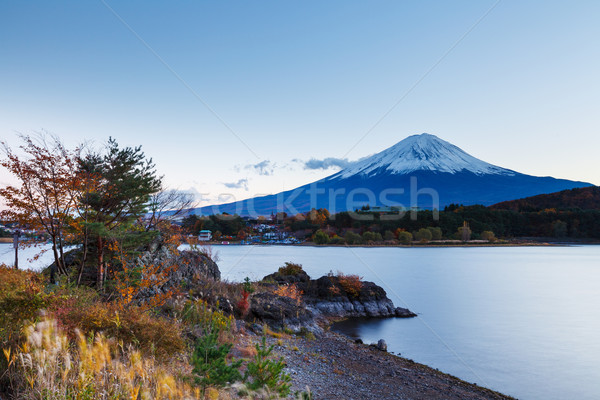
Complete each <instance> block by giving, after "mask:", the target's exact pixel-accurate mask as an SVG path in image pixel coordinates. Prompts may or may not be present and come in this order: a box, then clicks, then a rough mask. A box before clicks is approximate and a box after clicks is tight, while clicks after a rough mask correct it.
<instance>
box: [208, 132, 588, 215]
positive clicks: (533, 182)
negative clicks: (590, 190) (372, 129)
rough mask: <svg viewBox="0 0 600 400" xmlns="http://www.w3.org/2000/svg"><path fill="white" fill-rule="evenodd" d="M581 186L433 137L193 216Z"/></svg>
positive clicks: (491, 197)
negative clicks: (309, 180) (282, 189)
mask: <svg viewBox="0 0 600 400" xmlns="http://www.w3.org/2000/svg"><path fill="white" fill-rule="evenodd" d="M585 186H592V185H591V184H589V183H586V182H575V181H569V180H564V179H555V178H552V177H535V176H531V175H526V174H521V173H518V172H515V171H512V170H509V169H505V168H501V167H498V166H495V165H492V164H489V163H486V162H485V161H482V160H479V159H477V158H475V157H473V156H471V155H469V154H467V153H466V152H464V151H463V150H461V149H460V148H458V147H456V146H454V145H452V144H450V143H448V142H446V141H444V140H441V139H439V138H438V137H436V136H434V135H430V134H422V135H414V136H410V137H408V138H406V139H404V140H402V141H401V142H399V143H397V144H396V145H394V146H392V147H390V148H388V149H386V150H384V151H382V152H380V153H377V154H375V155H373V156H370V157H367V158H365V159H362V160H359V161H357V162H355V163H353V164H351V165H350V166H348V167H347V168H345V169H343V170H342V171H340V172H338V173H335V174H333V175H331V176H329V177H326V178H324V179H321V180H319V181H316V182H313V183H311V184H308V185H304V186H301V187H299V188H296V189H294V190H289V191H286V192H282V193H278V194H274V195H269V196H263V197H256V198H252V199H248V200H242V201H238V202H234V203H228V204H222V205H218V206H208V207H202V208H200V209H196V213H199V214H214V213H222V212H227V213H229V214H239V215H269V214H271V213H277V212H280V211H284V212H287V213H288V214H296V213H298V212H306V211H309V210H310V209H312V208H327V209H328V210H329V211H330V212H331V213H335V212H340V211H348V210H350V211H351V210H354V209H356V208H360V207H361V206H363V205H365V204H370V205H371V206H375V205H379V206H402V207H419V208H443V207H444V206H446V205H448V204H451V203H460V204H465V205H469V204H483V205H491V204H495V203H498V202H501V201H505V200H513V199H518V198H523V197H529V196H534V195H537V194H542V193H551V192H557V191H560V190H565V189H572V188H578V187H585Z"/></svg>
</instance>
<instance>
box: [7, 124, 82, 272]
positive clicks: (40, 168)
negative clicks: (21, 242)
mask: <svg viewBox="0 0 600 400" xmlns="http://www.w3.org/2000/svg"><path fill="white" fill-rule="evenodd" d="M20 139H21V140H22V141H23V144H22V145H21V146H19V148H20V149H21V152H22V153H23V156H19V155H18V154H17V153H16V152H15V151H13V150H12V149H11V148H10V147H9V146H8V145H7V144H6V143H5V142H2V148H3V150H4V153H5V157H4V158H2V159H1V160H0V165H2V166H3V167H4V168H6V169H7V170H8V171H9V172H10V173H11V174H12V175H13V176H14V177H16V178H17V180H18V183H19V184H18V185H15V186H12V185H8V186H5V187H2V188H0V197H2V198H3V199H4V202H5V204H6V206H7V207H8V209H6V210H3V211H2V212H1V213H0V218H2V219H3V220H5V221H9V222H14V223H16V224H18V225H19V226H23V227H27V228H29V229H33V230H37V231H42V232H44V233H46V234H47V235H48V236H49V237H50V241H51V242H52V253H53V255H54V262H55V265H56V269H57V270H58V272H59V273H61V274H64V273H66V268H65V265H64V246H65V240H67V230H68V227H69V225H70V224H71V222H72V220H73V216H74V212H75V209H76V205H77V204H76V203H77V198H76V196H75V193H78V192H79V185H80V181H79V179H78V178H77V173H76V171H77V160H78V157H79V152H80V150H81V148H76V149H75V150H68V149H66V148H65V146H64V145H63V144H62V143H61V141H60V140H59V139H58V138H57V137H54V136H48V135H44V134H40V135H37V136H36V137H33V138H32V137H31V136H28V135H20ZM52 280H53V281H54V277H52Z"/></svg>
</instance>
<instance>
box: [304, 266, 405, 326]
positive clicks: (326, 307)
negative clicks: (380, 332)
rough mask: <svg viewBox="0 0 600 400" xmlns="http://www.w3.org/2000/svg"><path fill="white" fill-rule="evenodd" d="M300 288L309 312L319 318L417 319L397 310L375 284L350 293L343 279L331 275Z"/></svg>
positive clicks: (364, 284) (368, 283)
mask: <svg viewBox="0 0 600 400" xmlns="http://www.w3.org/2000/svg"><path fill="white" fill-rule="evenodd" d="M299 288H301V289H303V291H304V301H305V302H306V305H307V308H308V309H309V310H311V311H313V313H315V314H316V315H323V316H325V317H337V318H352V317H402V318H408V317H415V316H416V314H414V313H413V312H411V311H409V310H407V309H405V308H400V307H395V306H394V303H393V302H392V300H390V299H389V298H388V297H387V293H386V292H385V290H384V289H383V288H382V287H381V286H378V285H376V284H375V283H373V282H368V281H363V282H361V285H360V287H356V288H355V290H353V291H348V290H347V289H345V288H344V285H342V284H341V283H340V278H339V277H336V276H332V275H328V276H322V277H321V278H319V279H317V280H311V281H309V282H308V283H307V284H306V285H303V286H301V285H299Z"/></svg>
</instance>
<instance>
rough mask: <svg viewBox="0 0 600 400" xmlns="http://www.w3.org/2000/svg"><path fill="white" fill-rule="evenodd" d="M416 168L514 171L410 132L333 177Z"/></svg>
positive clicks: (413, 169)
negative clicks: (396, 141) (408, 134)
mask: <svg viewBox="0 0 600 400" xmlns="http://www.w3.org/2000/svg"><path fill="white" fill-rule="evenodd" d="M414 171H432V172H446V173H451V174H454V173H458V172H472V173H474V174H476V175H486V174H492V175H510V176H512V175H514V174H515V172H514V171H511V170H508V169H505V168H501V167H497V166H495V165H492V164H489V163H486V162H485V161H482V160H480V159H478V158H475V157H473V156H471V155H470V154H468V153H466V152H464V151H463V150H461V149H460V148H458V147H456V146H454V145H453V144H451V143H448V142H446V141H445V140H442V139H440V138H438V137H437V136H435V135H430V134H428V133H423V134H421V135H413V136H409V137H407V138H406V139H404V140H402V141H400V142H398V143H396V144H395V145H394V146H392V147H390V148H388V149H386V150H384V151H382V152H380V153H377V154H375V155H373V156H370V157H367V158H365V159H362V160H359V161H356V162H355V163H353V164H351V165H350V166H349V167H347V168H345V169H343V170H342V171H340V172H339V173H337V174H335V175H333V176H332V177H331V178H336V179H337V178H348V177H350V176H353V175H357V174H363V175H367V176H369V175H372V174H374V173H381V172H387V173H391V174H408V173H411V172H414Z"/></svg>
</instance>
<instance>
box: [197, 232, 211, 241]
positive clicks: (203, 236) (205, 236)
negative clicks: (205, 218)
mask: <svg viewBox="0 0 600 400" xmlns="http://www.w3.org/2000/svg"><path fill="white" fill-rule="evenodd" d="M210 239H212V232H211V231H208V230H205V231H200V233H198V240H199V241H201V242H208V241H209V240H210Z"/></svg>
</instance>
